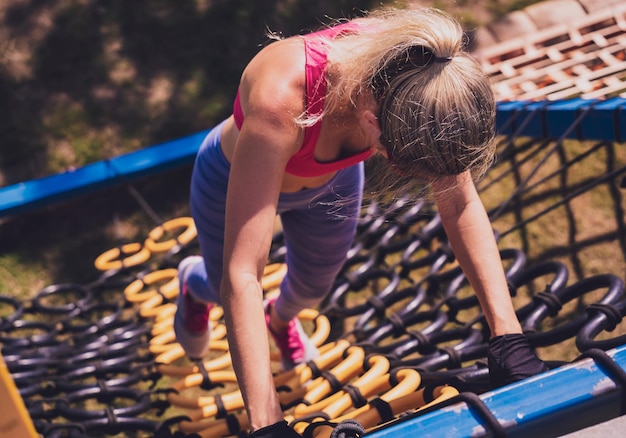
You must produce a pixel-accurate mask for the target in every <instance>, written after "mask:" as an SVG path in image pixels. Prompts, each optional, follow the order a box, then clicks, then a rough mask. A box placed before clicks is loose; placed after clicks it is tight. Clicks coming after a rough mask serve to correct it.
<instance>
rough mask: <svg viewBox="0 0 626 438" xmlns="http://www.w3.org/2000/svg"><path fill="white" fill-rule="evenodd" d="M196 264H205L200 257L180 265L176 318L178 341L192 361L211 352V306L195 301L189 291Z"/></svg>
mask: <svg viewBox="0 0 626 438" xmlns="http://www.w3.org/2000/svg"><path fill="white" fill-rule="evenodd" d="M196 263H204V260H203V259H202V257H200V256H189V257H186V258H185V259H183V261H182V262H180V264H179V265H178V284H179V288H180V289H179V292H178V299H177V300H176V305H177V306H178V307H177V309H176V314H175V316H174V333H176V340H177V341H178V343H179V344H180V345H181V347H183V350H185V353H186V354H187V356H189V357H190V358H191V359H201V358H203V357H204V356H205V355H206V354H207V353H208V352H209V340H210V335H211V327H210V324H209V311H210V310H211V307H212V306H211V305H210V304H207V303H203V302H201V301H199V300H197V299H195V298H194V297H193V295H192V293H191V291H190V290H189V287H188V281H189V274H190V272H191V269H192V268H193V266H194V265H195V264H196Z"/></svg>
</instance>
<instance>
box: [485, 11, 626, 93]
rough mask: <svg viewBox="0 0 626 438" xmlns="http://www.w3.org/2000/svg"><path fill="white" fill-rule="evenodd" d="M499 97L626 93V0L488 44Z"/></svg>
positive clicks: (489, 70) (488, 68)
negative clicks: (529, 32) (525, 33)
mask: <svg viewBox="0 0 626 438" xmlns="http://www.w3.org/2000/svg"><path fill="white" fill-rule="evenodd" d="M481 62H482V66H483V69H484V70H485V71H486V72H487V73H488V74H489V75H490V77H491V78H492V79H493V83H494V88H495V92H496V96H497V99H498V100H500V101H508V100H560V99H568V98H573V97H582V98H585V99H598V98H609V97H617V96H619V97H626V4H621V5H615V6H613V7H611V8H607V9H604V10H601V11H599V12H597V13H593V14H590V15H587V16H585V17H584V18H581V19H579V20H577V21H574V22H571V23H569V24H567V25H565V24H564V25H559V26H554V27H551V28H548V29H544V30H541V31H538V32H537V33H534V34H529V35H525V36H524V37H518V38H514V39H511V40H507V41H504V42H502V43H498V44H497V45H494V46H493V47H488V48H485V49H484V50H483V51H482V52H481Z"/></svg>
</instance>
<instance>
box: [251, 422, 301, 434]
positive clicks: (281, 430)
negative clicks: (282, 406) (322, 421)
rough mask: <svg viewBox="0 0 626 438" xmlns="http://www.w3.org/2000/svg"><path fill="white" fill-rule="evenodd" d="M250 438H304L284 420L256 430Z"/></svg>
mask: <svg viewBox="0 0 626 438" xmlns="http://www.w3.org/2000/svg"><path fill="white" fill-rule="evenodd" d="M250 438H302V435H300V434H298V433H297V432H296V431H295V430H293V429H292V428H291V427H289V425H288V424H287V422H286V421H284V420H283V421H279V422H278V423H274V424H271V425H269V426H265V427H262V428H260V429H257V430H255V431H254V432H252V433H251V434H250Z"/></svg>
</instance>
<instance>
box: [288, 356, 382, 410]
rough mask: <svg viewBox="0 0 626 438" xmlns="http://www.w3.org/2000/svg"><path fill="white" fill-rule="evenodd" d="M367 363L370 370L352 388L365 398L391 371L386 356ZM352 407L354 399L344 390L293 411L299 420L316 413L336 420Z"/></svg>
mask: <svg viewBox="0 0 626 438" xmlns="http://www.w3.org/2000/svg"><path fill="white" fill-rule="evenodd" d="M367 362H368V365H369V369H368V370H367V371H366V372H365V373H364V374H363V375H361V376H360V377H358V378H357V379H355V381H354V382H353V383H351V385H352V386H354V387H355V388H357V389H358V390H359V391H360V393H361V394H362V395H363V397H369V396H370V395H372V390H374V389H375V388H376V387H377V386H378V384H377V378H378V377H380V376H384V375H385V374H386V373H387V372H388V371H389V360H388V359H387V358H385V357H384V356H379V355H374V356H370V357H369V358H368V359H367ZM351 406H352V399H351V397H350V394H348V393H347V392H346V391H344V390H343V389H342V390H340V391H337V392H336V393H334V394H332V395H330V396H329V397H325V398H324V399H322V400H320V401H318V402H317V403H313V404H310V405H307V404H306V403H301V404H299V405H297V406H296V407H295V408H294V410H293V415H294V417H296V418H298V417H303V416H306V415H310V414H313V413H315V412H321V411H324V412H326V413H327V414H328V415H329V416H330V417H331V418H334V417H338V416H339V415H341V414H342V413H343V412H344V411H346V410H347V409H349V408H350V407H351Z"/></svg>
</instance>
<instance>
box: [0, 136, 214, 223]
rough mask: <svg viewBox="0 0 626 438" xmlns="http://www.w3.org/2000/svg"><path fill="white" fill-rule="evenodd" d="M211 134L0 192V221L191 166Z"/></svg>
mask: <svg viewBox="0 0 626 438" xmlns="http://www.w3.org/2000/svg"><path fill="white" fill-rule="evenodd" d="M209 131H210V130H205V131H201V132H198V133H196V134H193V135H190V136H188V137H183V138H180V139H177V140H173V141H169V142H166V143H162V144H159V145H156V146H151V147H147V148H144V149H140V150H138V151H134V152H131V153H128V154H125V155H120V156H118V157H114V158H111V159H108V160H103V161H98V162H96V163H92V164H88V165H86V166H84V167H81V168H79V169H76V170H73V171H68V172H65V173H59V174H56V175H51V176H48V177H45V178H41V179H35V180H31V181H27V182H22V183H18V184H14V185H11V186H8V187H3V188H0V218H1V217H5V216H10V215H15V214H20V213H25V212H28V211H31V210H35V209H37V208H40V207H45V206H46V205H50V204H53V203H55V202H58V201H63V200H66V199H69V198H72V197H75V196H80V195H86V194H89V193H92V192H95V191H97V190H102V189H105V188H108V187H112V186H114V185H117V184H121V183H124V182H128V181H132V180H135V179H137V178H141V177H144V176H148V175H153V174H157V173H159V172H163V171H166V170H169V169H173V168H176V167H178V166H182V165H184V164H189V163H192V162H193V160H194V158H195V156H196V153H197V152H198V148H199V147H200V143H201V142H202V139H203V138H204V137H205V136H206V134H207V133H208V132H209Z"/></svg>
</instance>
